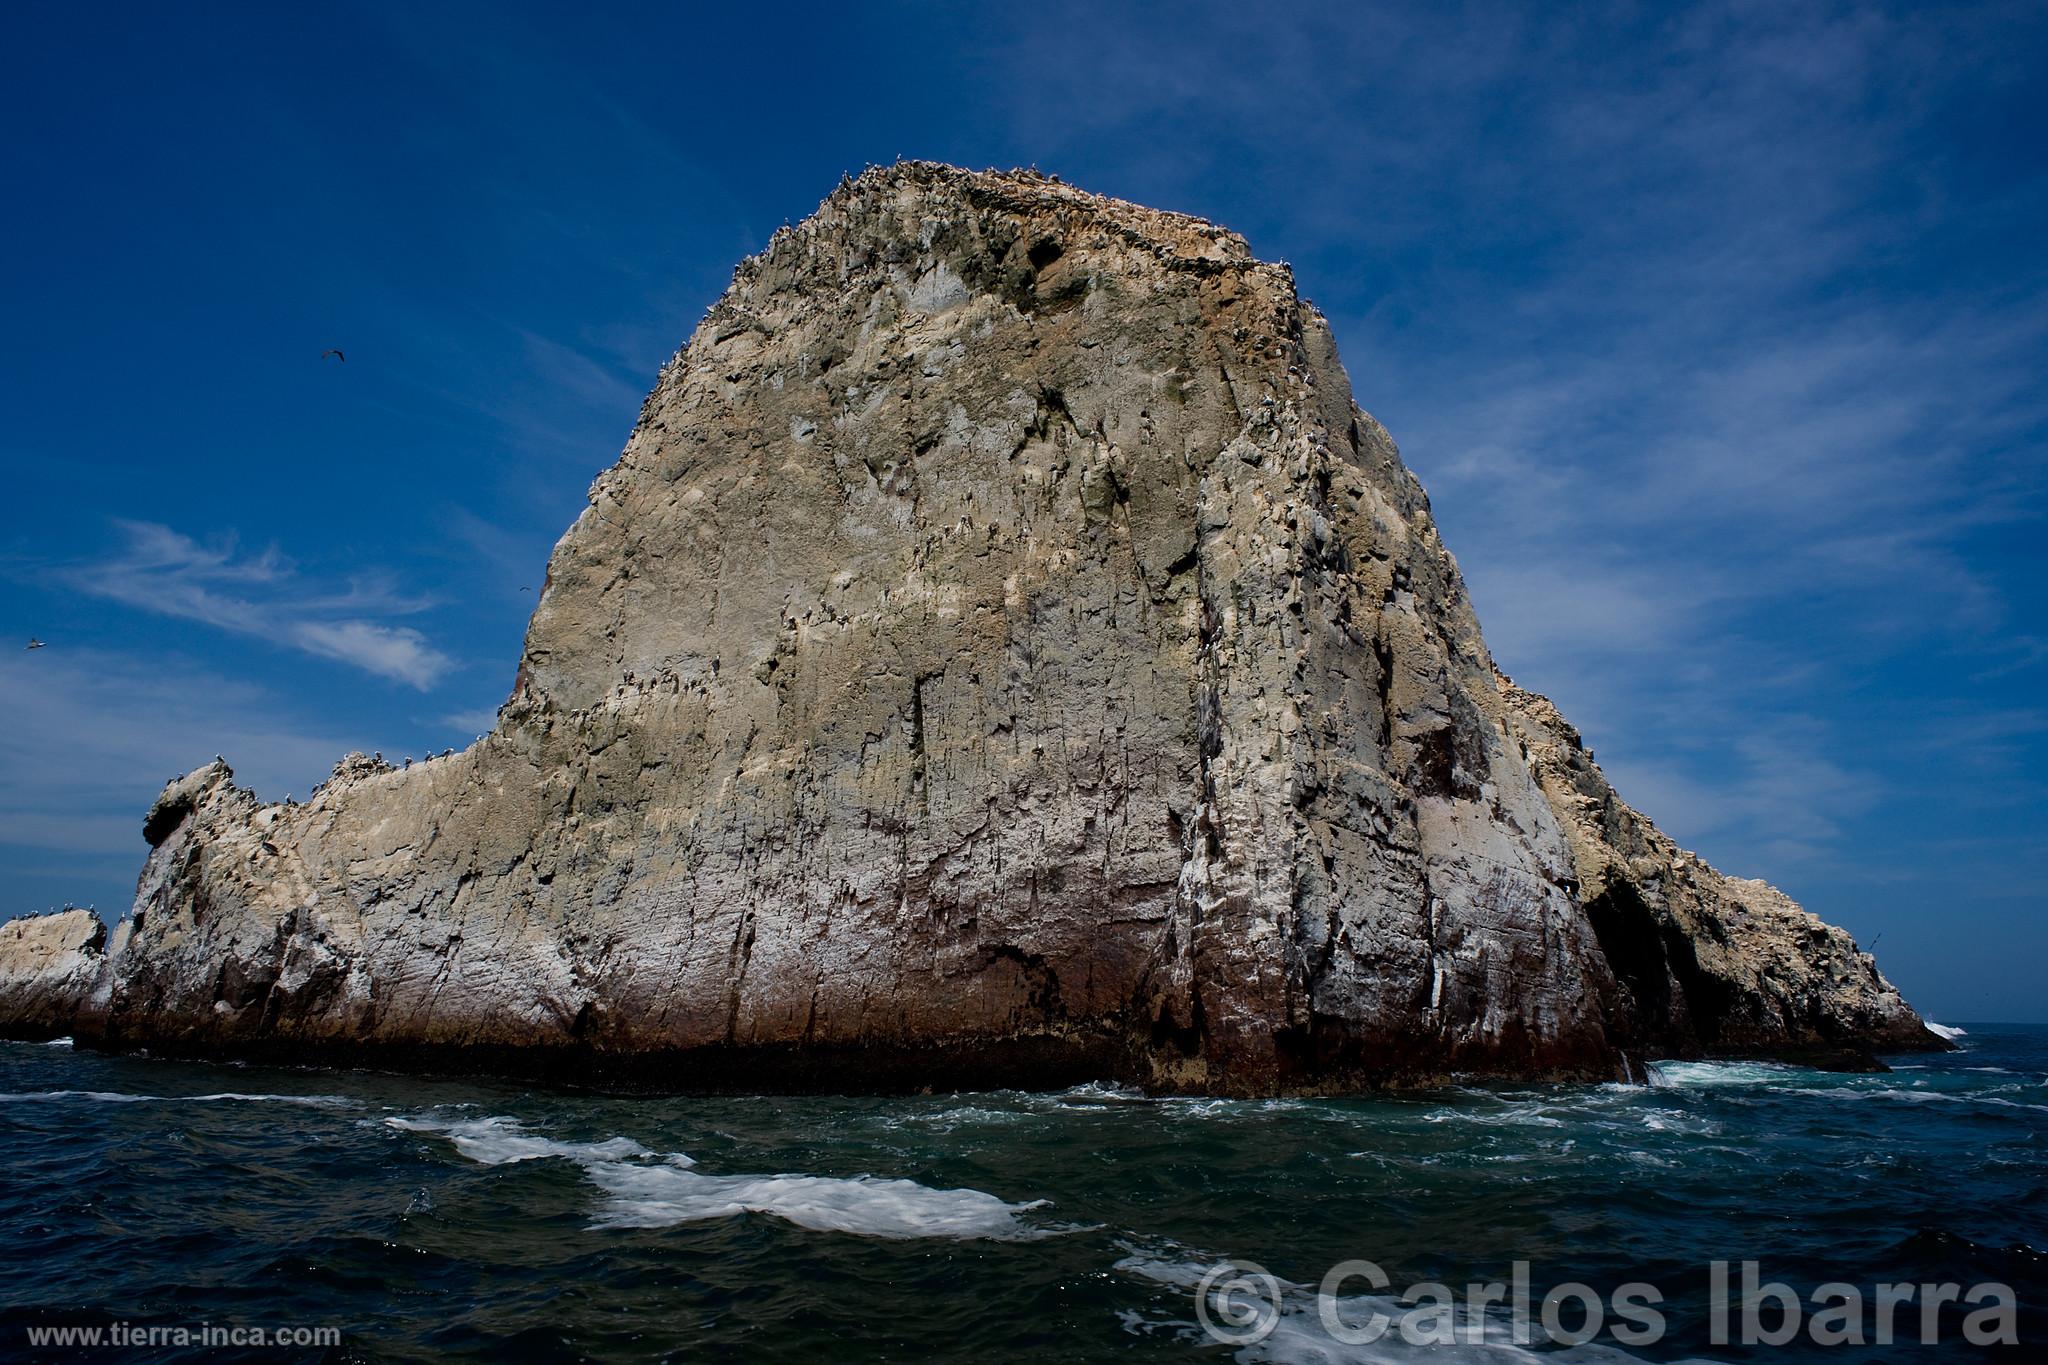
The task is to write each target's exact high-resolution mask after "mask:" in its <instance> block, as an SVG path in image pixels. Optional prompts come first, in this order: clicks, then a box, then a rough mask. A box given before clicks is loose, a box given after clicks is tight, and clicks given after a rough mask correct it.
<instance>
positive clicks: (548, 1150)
mask: <svg viewBox="0 0 2048 1365" xmlns="http://www.w3.org/2000/svg"><path fill="white" fill-rule="evenodd" d="M384 1122H386V1123H388V1124H390V1125H391V1126H392V1127H393V1128H401V1129H403V1130H405V1131H406V1132H408V1133H441V1134H444V1135H446V1137H447V1138H448V1140H449V1141H450V1142H452V1143H454V1144H455V1150H456V1151H458V1152H460V1153H462V1154H463V1155H464V1156H466V1157H468V1158H469V1159H470V1160H471V1161H474V1162H476V1163H477V1164H478V1165H479V1166H505V1165H510V1164H511V1163H512V1162H515V1161H537V1160H539V1159H541V1158H542V1157H551V1156H555V1157H562V1158H564V1159H565V1160H568V1161H574V1162H576V1163H578V1164H579V1165H580V1164H587V1163H590V1162H599V1161H623V1160H625V1159H626V1158H628V1157H636V1156H653V1155H654V1153H652V1152H650V1151H648V1150H647V1149H646V1148H645V1147H642V1146H641V1145H640V1144H639V1143H637V1142H635V1141H633V1139H631V1138H624V1137H617V1138H609V1139H607V1140H605V1141H603V1142H556V1141H554V1140H553V1139H552V1138H544V1137H536V1136H534V1135H533V1134H531V1133H529V1132H527V1131H526V1130H525V1129H524V1128H522V1127H521V1126H520V1124H519V1121H518V1120H517V1119H508V1118H482V1119H440V1118H432V1117H422V1118H395V1119H386V1120H384ZM680 1159H681V1160H683V1161H688V1160H689V1158H688V1157H682V1158H680Z"/></svg>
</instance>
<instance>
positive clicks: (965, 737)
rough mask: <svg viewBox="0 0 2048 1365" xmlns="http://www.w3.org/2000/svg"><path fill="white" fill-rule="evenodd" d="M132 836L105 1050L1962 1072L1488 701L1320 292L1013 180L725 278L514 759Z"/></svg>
mask: <svg viewBox="0 0 2048 1365" xmlns="http://www.w3.org/2000/svg"><path fill="white" fill-rule="evenodd" d="M147 828H148V835H149V839H150V841H151V843H152V844H153V846H154V849H153V852H152V853H151V855H150V858H149V862H148V866H147V867H146V869H145V871H144V873H143V877H142V882H141V885H140V888H139V890H138V894H137V899H136V907H135V912H134V917H133V921H132V925H131V926H130V929H129V930H125V931H124V932H123V934H122V938H123V939H124V940H125V941H124V942H122V943H121V944H120V945H119V947H118V949H117V950H116V951H114V952H113V953H112V954H111V955H110V956H109V957H108V959H107V960H106V964H105V966H104V969H103V970H102V972H101V974H100V980H99V987H98V992H97V995H96V997H95V998H94V999H93V1000H92V1001H91V1002H90V1003H88V1005H87V1006H86V1008H85V1009H84V1011H83V1014H82V1016H81V1018H80V1021H79V1030H78V1031H79V1033H80V1036H81V1037H82V1038H88V1037H89V1038H93V1039H96V1040H98V1041H101V1042H103V1043H105V1044H107V1045H113V1046H132V1045H143V1044H146V1045H148V1046H150V1047H152V1048H153V1049H159V1050H172V1051H176V1050H185V1051H192V1052H200V1053H226V1052H237V1053H244V1054H271V1055H289V1056H300V1057H312V1058H317V1057H323V1056H329V1057H351V1058H362V1059H371V1060H375V1059H380V1058H381V1059H386V1060H391V1061H396V1062H403V1063H411V1064H428V1065H487V1066H492V1067H512V1068H519V1069H527V1070H533V1071H543V1072H548V1073H550V1074H555V1075H561V1076H565V1077H568V1078H572V1079H581V1080H596V1081H617V1082H620V1083H624V1082H627V1081H631V1082H635V1083H641V1084H651V1085H661V1086H674V1087H679V1088H691V1087H721V1086H737V1087H743V1088H764V1087H771V1086H778V1085H803V1086H827V1087H834V1088H844V1089H863V1088H894V1087H900V1086H915V1085H924V1084H934V1085H951V1084H984V1085H994V1084H1007V1083H1025V1084H1030V1083H1041V1082H1043V1083H1050V1082H1055V1081H1064V1080H1072V1079H1081V1078H1086V1077H1111V1078H1116V1079H1121V1080H1128V1081H1135V1082H1138V1083H1142V1084H1146V1085H1150V1086H1155V1087H1161V1088H1171V1089H1186V1090H1210V1091H1220V1092H1240V1093H1262V1092H1273V1091H1281V1090H1297V1089H1342V1088H1346V1087H1354V1086H1359V1085H1364V1084H1372V1083H1378V1082H1387V1081H1416V1080H1426V1079H1429V1078H1432V1077H1436V1076H1440V1075H1443V1074H1446V1073H1448V1072H1450V1071H1454V1070H1457V1071H1478V1072H1490V1073H1501V1074H1513V1075H1529V1076H1542V1075H1558V1076H1608V1075H1612V1074H1614V1073H1615V1072H1616V1070H1617V1067H1618V1066H1619V1065H1620V1061H1621V1055H1622V1053H1623V1051H1624V1050H1627V1049H1649V1050H1656V1051H1667V1050H1677V1051H1690V1052H1699V1051H1711V1050H1714V1049H1717V1048H1728V1049H1745V1050H1769V1049H1782V1048H1786V1047H1792V1046H1802V1045H1805V1046H1818V1045H1822V1044H1826V1045H1830V1046H1836V1047H1847V1048H1862V1047H1866V1046H1868V1045H1872V1044H1879V1043H1882V1044H1885V1045H1898V1044H1901V1043H1905V1042H1909V1041H1910V1042H1913V1043H1916V1044H1917V1043H1918V1042H1919V1041H1920V1040H1922V1039H1925V1040H1927V1041H1929V1042H1932V1041H1933V1039H1932V1037H1931V1035H1928V1034H1926V1033H1925V1031H1924V1029H1922V1028H1921V1026H1920V1021H1919V1019H1918V1018H1917V1016H1915V1015H1914V1014H1913V1013H1912V1011H1911V1010H1910V1009H1908V1008H1907V1006H1906V1005H1905V1004H1904V1002H1903V1001H1901V1000H1900V999H1899V997H1898V995H1897V993H1896V992H1895V991H1893V990H1892V989H1891V987H1890V986H1889V985H1888V984H1886V983H1885V982H1884V981H1883V979H1882V978H1881V977H1880V976H1878V975H1877V973H1876V970H1875V968H1874V967H1873V966H1872V965H1871V963H1870V960H1869V959H1868V958H1867V957H1864V956H1862V955H1860V954H1858V953H1857V952H1856V951H1855V948H1854V946H1853V945H1852V944H1851V943H1850V942H1849V941H1848V939H1847V937H1846V936H1845V935H1842V934H1841V933H1840V932H1839V931H1835V930H1829V929H1827V928H1825V926H1822V925H1820V924H1819V922H1818V921H1817V920H1814V919H1813V918H1812V917H1811V916H1807V915H1805V914H1804V913H1803V912H1801V911H1799V910H1798V909H1797V907H1794V906H1792V905H1791V903H1790V902H1789V901H1787V900H1785V898H1784V897H1782V896H1779V895H1778V894H1777V893H1776V892H1773V891H1770V890H1769V889H1768V888H1765V887H1762V886H1761V884H1759V883H1741V882H1733V881H1728V880H1726V879H1723V878H1721V877H1719V876H1718V875H1717V874H1715V873H1713V872H1712V871H1711V870H1710V869H1706V868H1704V867H1703V866H1702V865H1700V864H1699V863H1697V862H1696V861H1694V860H1692V859H1690V857H1689V856H1688V855H1685V854H1682V853H1680V852H1679V851H1678V850H1677V849H1675V848H1674V847H1673V846H1672V845H1671V844H1670V842H1669V841H1668V840H1666V839H1664V837H1663V836H1662V835H1661V834H1659V833H1658V832H1657V831H1656V830H1655V829H1654V828H1653V827H1652V826H1650V825H1649V824H1648V822H1647V821H1644V820H1642V819H1641V818H1640V817H1639V816H1636V815H1635V814H1634V813H1633V812H1632V811H1629V810H1628V809H1627V808H1626V807H1625V806H1621V805H1620V804H1619V802H1618V801H1616V800H1615V799H1614V798H1613V793H1612V792H1611V790H1609V789H1608V788H1607V787H1606V784H1605V782H1604V780H1602V779H1600V778H1599V776H1598V773H1597V771H1596V770H1593V769H1592V768H1591V765H1590V762H1589V761H1585V760H1584V759H1583V754H1582V751H1580V750H1579V748H1578V745H1577V738H1576V736H1575V735H1574V734H1572V732H1571V731H1570V729H1569V727H1567V726H1565V725H1564V723H1563V721H1562V720H1561V719H1560V718H1558V717H1557V715H1556V713H1555V711H1554V710H1552V709H1551V708H1550V707H1549V704H1548V703H1547V702H1544V701H1543V700H1542V699H1541V698H1538V697H1534V696H1533V695H1531V694H1528V693H1525V692H1522V691H1520V690H1519V689H1516V688H1513V687H1512V686H1511V685H1509V684H1506V683H1505V681H1504V680H1503V679H1501V678H1500V676H1499V675H1498V674H1497V672H1496V671H1495V669H1494V667H1493V664H1492V662H1491V660H1490V659H1489V657H1488V655H1487V652H1486V648H1485V645H1484V644H1483V642H1482V641H1481V639H1480V635H1479V628H1478V624H1477V622H1476V621H1475V620H1474V619H1473V615H1472V612H1471V609H1470V606H1469V604H1468V602H1467V600H1466V597H1465V592H1464V587H1463V584H1462V583H1461V581H1460V579H1459V576H1458V571H1457V566H1456V564H1455V563H1454V562H1453V561H1452V559H1451V556H1450V554H1449V553H1448V552H1447V551H1446V550H1445V549H1444V548H1443V545H1442V544H1441V542H1440V541H1439V539H1438V537H1437V532H1436V528H1435V525H1434V524H1433V523H1432V521H1431V519H1430V515H1429V507H1428V502H1427V500H1426V498H1425V497H1424V495H1423V492H1422V489H1421V488H1420V486H1419V485H1418V484H1417V483H1416V481H1415V479H1414V477H1413V475H1411V474H1410V473H1409V472H1408V470H1407V469H1406V468H1405V467H1404V466H1403V465H1402V464H1401V462H1400V459H1399V456H1398V454H1397V453H1396V451H1395V449H1394V446H1393V443H1392V442H1391V441H1390V440H1389V439H1388V437H1387V435H1386V433H1385V432H1384V431H1383V430H1382V429H1381V428H1380V427H1379V425H1378V424H1377V423H1375V422H1374V421H1373V420H1372V419H1371V418H1370V417H1368V416H1366V415H1365V414H1364V413H1363V412H1361V411H1360V410H1359V409H1358V407H1357V406H1356V405H1355V404H1354V403H1353V402H1352V397H1351V393H1350V387H1349V383H1348V381H1347V380H1346V377H1345V374H1344V371H1343V369H1342V367H1341V366H1340V365H1339V364H1338V361H1337V357H1336V353H1335V350H1334V347H1333V345H1332V343H1331V339H1330V334H1329V330H1328V327H1327V326H1326V324H1325V323H1324V321H1323V319H1322V317H1321V316H1320V315H1319V314H1317V313H1316V312H1315V310H1314V309H1313V308H1311V307H1309V306H1308V305H1307V304H1305V303H1304V302H1303V301H1302V300H1301V299H1300V298H1299V297H1298V296H1297V295H1296V293H1295V290H1294V283H1293V279H1292V277H1291V275H1290V274H1289V272H1288V270H1287V269H1286V268H1285V267H1284V266H1278V265H1271V264H1265V263H1262V262H1259V261H1256V260H1253V259H1252V258H1251V256H1250V254H1249V252H1248V250H1247V248H1246V246H1245V244H1244V242H1243V241H1242V239H1240V238H1238V237H1236V236H1235V235H1233V234H1231V233H1228V232H1225V231H1223V230H1221V229H1218V228H1215V227H1213V226H1211V225H1209V224H1206V223H1203V222H1199V221H1197V220H1194V219H1190V218H1184V217H1180V216H1177V215H1172V214H1166V213H1158V212H1154V211H1151V210H1148V209H1143V208H1139V207H1136V206H1134V205H1129V204H1123V203H1119V202H1116V201H1113V200H1107V199H1102V198H1099V197H1096V196H1093V195H1088V194H1083V193H1080V192H1078V191H1076V190H1073V189H1070V188H1068V187H1065V186H1062V185H1060V184H1058V183H1056V182H1053V181H1049V180H1046V179H1043V178H1041V177H1038V176H1036V175H1031V174H1024V173H1011V174H995V173H985V174H970V173H967V172H962V171H957V170H953V169H951V168H947V167H941V166H934V165H928V164H914V163H913V164H904V165H899V166H896V167H892V168H889V169H887V170H882V171H873V172H870V173H869V174H867V175H864V176H863V177H861V178H860V179H859V180H857V181H853V182H850V183H848V184H845V185H842V186H841V188H840V189H839V190H838V191H837V192H836V193H835V194H833V195H832V197H831V198H830V199H828V200H827V201H826V202H825V204H824V205H823V206H822V207H821V208H820V209H819V211H818V212H817V214H816V215H815V216H813V217H812V218H811V219H809V220H807V221H806V222H805V223H803V224H802V225H801V226H799V227H796V228H794V229H785V230H784V231H782V232H780V233H778V234H776V236H775V238H774V240H773V241H772V242H771V243H770V245H769V247H768V249H767V250H766V251H765V252H763V253H762V254H761V255H760V256H758V257H755V258H753V259H751V260H749V261H747V262H745V263H743V264H742V265H741V266H740V268H739V270H738V272H737V274H736V275H735V278H734V281H733V285H732V288H731V290H730V291H729V292H728V293H727V294H726V296H725V297H724V298H723V299H722V300H721V301H720V302H719V303H718V304H717V305H716V306H715V307H714V308H713V309H712V310H711V312H710V314H709V315H708V316H707V317H706V318H705V320H704V322H703V324H702V325H701V326H700V327H699V328H698V330H697V333H696V335H695V336H694V337H693V338H692V339H691V341H690V343H689V344H688V346H686V347H685V348H684V350H683V351H682V352H680V353H679V354H678V355H677V356H676V357H675V359H674V360H673V361H671V362H670V364H669V365H668V366H667V367H666V368H664V370H663V371H662V373H661V376H660V379H659V381H658V382H657V384H656V386H655V389H654V392H653V394H652V395H651V396H650V397H649V398H648V400H647V403H646V406H645V408H644V409H643V411H642V414H641V418H640V422H639V424H638V426H637V427H636V428H635V430H634V433H633V435H632V438H631V439H630V441H629V442H628V444H627V446H626V451H625V454H624V455H623V457H622V458H621V459H620V461H619V463H618V464H617V465H615V466H614V467H613V468H611V469H610V470H608V471H607V472H606V473H605V474H603V475H602V476H601V477H600V478H599V479H598V480H597V482H596V484H595V485H594V486H593V488H592V489H591V493H590V506H589V508H588V509H587V510H586V511H585V512H584V513H583V515H582V516H581V517H580V518H578V520H577V522H576V524H575V525H574V526H572V527H571V528H570V530H569V532H568V534H567V535H565V536H564V537H563V539H562V541H561V543H560V544H559V545H558V546H557V547H556V549H555V552H554V555H553V558H552V560H551V562H550V565H549V570H548V580H547V586H546V587H545V589H544V590H543V592H542V595H541V598H540V601H539V604H538V606H537V609H536V611H535V613H534V616H533V620H532V623H531V626H530V628H529V630H528V634H527V640H526V648H525V654H524V657H523V659H522V660H521V663H520V667H519V673H518V681H517V684H516V687H515V689H514V692H513V694H512V697H511V699H510V700H509V701H508V702H507V703H506V705H505V707H504V708H503V710H502V711H501V713H500V716H499V722H498V725H497V728H496V729H495V730H494V732H493V733H492V734H490V735H488V736H487V737H485V738H484V739H483V740H482V741H480V742H479V743H477V744H476V745H474V746H473V747H471V748H470V749H468V750H467V751H465V752H463V753H460V754H456V755H452V756H449V757H444V758H439V759H434V760H431V761H428V762H426V763H421V764H415V765H412V766H410V767H408V768H406V769H404V770H402V771H400V770H394V769H392V768H390V767H388V766H386V765H384V764H382V763H379V762H376V761H373V760H365V759H362V758H361V757H360V756H351V757H350V758H349V759H347V760H344V761H343V763H342V765H341V766H340V767H339V768H337V769H336V772H335V775H334V778H333V779H332V780H331V781H330V782H328V783H327V784H326V785H325V786H324V787H323V788H322V789H321V790H320V791H319V792H318V793H317V794H316V795H315V797H314V798H313V799H312V800H311V801H310V802H309V803H307V804H305V805H303V806H274V805H273V806H265V805H262V804H260V803H259V802H258V801H257V800H256V799H255V798H254V797H253V796H252V795H250V794H249V793H247V792H245V791H243V790H241V789H239V788H237V787H236V786H235V785H234V784H233V781H232V777H231V774H230V773H229V772H228V770H227V769H226V767H225V766H223V765H220V764H215V765H213V766H210V767H208V768H203V769H200V770H199V771H197V772H195V773H193V774H190V775H189V776H187V777H185V778H182V779H180V780H179V781H178V782H176V783H174V784H172V786H171V787H169V788H167V789H166V791H165V793H164V796H163V797H162V798H161V799H160V800H159V801H158V803H157V805H156V807H155V808H154V809H153V810H152V811H151V812H150V815H149V819H148V822H147ZM4 970H5V964H4V962H0V971H4Z"/></svg>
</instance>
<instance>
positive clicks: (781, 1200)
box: [588, 1162, 1044, 1241]
mask: <svg viewBox="0 0 2048 1365" xmlns="http://www.w3.org/2000/svg"><path fill="white" fill-rule="evenodd" d="M588 1170H589V1173H590V1178H591V1180H592V1181H593V1182H594V1183H595V1184H596V1185H597V1187H598V1188H599V1189H601V1190H603V1191H604V1192H605V1193H606V1194H608V1195H610V1196H611V1198H610V1199H609V1200H608V1201H607V1204H606V1207H605V1210H604V1213H603V1216H602V1217H600V1218H599V1219H598V1221H597V1223H596V1226H598V1227H608V1228H665V1227H673V1226H675V1225H676V1224H678V1223H694V1222H702V1221H705V1220H707V1219H713V1218H730V1217H732V1216H733V1215H734V1214H739V1213H766V1214H772V1215H773V1216H775V1217H777V1218H781V1219H784V1220H785V1221H787V1222H791V1223H794V1224H796V1225H797V1226H798V1227H802V1228H810V1229H811V1230H812V1231H814V1232H850V1233H854V1234H856V1235H858V1236H862V1237H884V1238H892V1239H906V1238H914V1237H954V1238H961V1239H969V1238H977V1237H989V1238H995V1239H998V1240H1005V1241H1007V1240H1017V1239H1021V1238H1026V1237H1031V1236H1036V1235H1041V1234H1039V1233H1038V1232H1036V1231H1035V1230H1033V1229H1030V1228H1027V1227H1025V1226H1024V1225H1023V1224H1021V1223H1019V1222H1018V1220H1017V1215H1018V1214H1019V1213H1022V1212H1025V1211H1026V1210H1029V1209H1034V1208H1040V1207H1043V1205H1044V1201H1043V1200H1040V1201H1036V1202H1033V1203H1026V1204H1009V1203H1005V1202H1004V1201H1003V1200H1001V1199H999V1198H997V1197H996V1196H995V1195H992V1194H987V1193H984V1192H983V1191H981V1190H965V1189H961V1190H941V1189H934V1188H932V1187H931V1186H929V1185H920V1184H918V1183H917V1182H916V1181H914V1180H889V1179H882V1178H878V1177H876V1176H867V1175H862V1176H854V1177H852V1178H851V1179H845V1178H840V1177H834V1176H820V1175H765V1176H762V1175H705V1174H703V1173H702V1172H700V1171H694V1170H690V1169H688V1168H686V1167H682V1166H677V1165H669V1164H666V1163H664V1164H660V1165H633V1164H629V1163H626V1162H601V1163H597V1164H595V1165H592V1166H590V1167H589V1168H588Z"/></svg>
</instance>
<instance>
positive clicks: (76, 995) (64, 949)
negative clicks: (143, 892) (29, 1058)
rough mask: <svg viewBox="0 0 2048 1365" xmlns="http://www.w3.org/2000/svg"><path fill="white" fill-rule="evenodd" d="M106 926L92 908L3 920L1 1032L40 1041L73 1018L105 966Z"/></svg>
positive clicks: (65, 1030) (68, 1028) (68, 1029)
mask: <svg viewBox="0 0 2048 1365" xmlns="http://www.w3.org/2000/svg"><path fill="white" fill-rule="evenodd" d="M106 947H107V926H106V925H104V924H102V923H101V922H100V918H99V916H98V915H95V914H94V913H93V912H92V911H90V910H59V911H57V912H55V913H53V914H48V915H25V916H23V917H22V918H20V919H11V920H8V921H6V922H5V923H0V1038H11V1039H14V1040H16V1041H26V1042H42V1041H44V1040H46V1039H50V1038H60V1037H63V1036H64V1035H65V1034H68V1033H70V1032H71V1026H72V1021H73V1020H74V1019H76V1018H77V1017H78V1012H79V1009H80V1008H81V1007H82V1006H83V1005H84V1004H85V1003H86V999H87V997H89V996H90V995H91V994H92V990H93V987H94V986H95V985H97V984H98V983H99V981H100V979H101V974H102V971H103V969H104V968H105V966H106V962H107V957H106Z"/></svg>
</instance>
